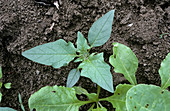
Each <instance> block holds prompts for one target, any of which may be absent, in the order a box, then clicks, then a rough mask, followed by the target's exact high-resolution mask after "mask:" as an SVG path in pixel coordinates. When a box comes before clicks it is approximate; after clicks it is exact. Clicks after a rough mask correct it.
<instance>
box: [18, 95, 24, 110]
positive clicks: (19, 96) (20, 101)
mask: <svg viewBox="0 0 170 111" xmlns="http://www.w3.org/2000/svg"><path fill="white" fill-rule="evenodd" d="M18 98H19V103H20V105H21V109H22V111H25V108H24V106H23V104H22V99H21V94H20V93H19V94H18Z"/></svg>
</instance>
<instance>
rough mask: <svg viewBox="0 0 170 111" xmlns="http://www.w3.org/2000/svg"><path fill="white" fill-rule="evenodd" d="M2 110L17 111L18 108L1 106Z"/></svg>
mask: <svg viewBox="0 0 170 111" xmlns="http://www.w3.org/2000/svg"><path fill="white" fill-rule="evenodd" d="M0 111H17V110H15V109H12V108H9V107H0Z"/></svg>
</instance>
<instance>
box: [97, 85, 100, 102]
mask: <svg viewBox="0 0 170 111" xmlns="http://www.w3.org/2000/svg"><path fill="white" fill-rule="evenodd" d="M99 94H100V86H99V85H97V98H98V99H99Z"/></svg>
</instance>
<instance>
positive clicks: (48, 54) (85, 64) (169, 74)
mask: <svg viewBox="0 0 170 111" xmlns="http://www.w3.org/2000/svg"><path fill="white" fill-rule="evenodd" d="M113 17H114V10H111V11H110V12H108V13H107V14H105V15H104V16H103V17H101V18H100V19H99V20H97V21H96V22H95V23H94V24H93V25H92V27H91V28H90V30H89V33H88V42H89V44H90V46H89V44H88V43H87V40H86V39H85V38H84V36H83V35H82V34H81V33H80V32H78V34H77V36H78V39H77V48H75V47H74V45H73V43H71V42H69V43H66V42H65V41H64V40H63V39H59V40H57V41H55V42H51V43H47V44H44V45H40V46H37V47H34V48H32V49H30V50H27V51H25V52H23V53H22V55H23V56H25V57H26V58H28V59H30V60H33V61H35V62H38V63H41V64H45V65H52V66H53V67H54V68H59V67H62V66H65V65H67V64H68V63H69V62H70V61H72V60H73V59H74V58H75V57H77V59H76V60H75V61H74V62H81V63H80V65H79V66H78V68H77V69H72V70H71V71H70V73H69V75H68V78H67V86H68V87H63V86H56V85H55V86H53V87H51V86H46V87H43V88H41V89H40V90H39V91H37V92H35V93H34V94H33V95H32V96H31V97H30V98H29V108H30V109H31V110H33V109H36V111H48V110H49V111H78V110H79V107H80V106H82V105H85V104H88V103H93V105H92V106H91V108H90V109H89V110H88V111H107V109H106V108H104V107H103V106H102V105H101V104H100V102H101V101H108V102H110V103H112V105H113V108H116V111H138V110H139V109H142V111H148V110H152V111H160V110H162V109H163V110H164V111H168V109H170V105H169V103H170V102H169V100H170V93H169V92H168V90H166V88H167V87H168V86H170V81H169V80H170V70H169V69H170V65H169V63H170V54H168V56H167V57H166V58H165V60H164V61H163V62H162V64H161V68H160V70H159V74H160V76H161V81H162V85H161V87H158V86H154V85H145V84H139V85H137V81H136V77H135V73H136V71H137V68H138V59H137V57H136V56H135V54H134V53H133V52H132V50H131V49H130V48H129V47H127V46H125V45H123V44H120V43H113V45H114V47H113V55H112V56H111V57H110V58H109V62H110V64H111V65H112V66H113V67H114V71H115V72H117V73H122V74H123V75H124V76H125V78H126V79H127V80H128V81H129V82H130V83H131V84H119V85H118V86H117V87H116V91H115V92H114V95H112V96H110V97H106V98H99V93H100V87H102V88H104V89H106V90H107V91H109V92H113V81H112V75H111V73H110V66H109V65H108V64H106V63H105V62H104V59H103V53H99V54H97V53H96V52H95V53H92V54H90V53H89V52H90V50H91V48H92V47H97V46H101V45H103V44H104V43H105V42H106V41H107V40H108V39H109V37H110V34H111V29H112V22H113ZM76 52H78V55H77V53H76ZM80 69H82V70H81V71H80ZM80 76H85V77H88V78H90V79H91V80H92V81H93V82H94V83H96V84H98V86H97V93H88V92H87V91H86V90H85V89H83V88H81V87H72V86H74V85H75V83H76V82H77V81H78V80H79V77H80ZM70 87H72V88H70ZM76 94H77V95H81V94H84V95H86V96H87V97H88V99H89V100H88V101H80V100H79V99H78V98H77V97H76ZM151 94H153V95H151Z"/></svg>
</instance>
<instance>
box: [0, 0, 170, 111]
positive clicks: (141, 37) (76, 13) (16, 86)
mask: <svg viewBox="0 0 170 111" xmlns="http://www.w3.org/2000/svg"><path fill="white" fill-rule="evenodd" d="M59 1H60V2H59V9H57V8H56V7H51V6H43V5H39V4H36V3H35V2H34V0H0V65H1V66H2V68H3V74H4V75H3V79H2V81H3V82H4V83H5V82H11V83H12V88H11V89H9V90H7V89H5V88H2V89H1V91H2V94H3V98H2V102H1V103H0V106H5V107H12V108H15V109H17V110H18V111H21V109H20V105H19V101H18V94H19V93H21V96H22V100H23V104H24V106H25V108H26V110H27V111H28V98H29V97H30V95H31V94H33V93H34V92H35V91H37V90H38V89H40V88H41V87H43V86H46V85H51V86H52V85H62V86H65V85H66V78H67V75H68V72H69V71H70V70H71V69H72V68H75V67H77V66H78V64H74V63H72V62H71V63H70V64H69V65H68V66H65V67H62V68H59V69H54V68H52V67H49V66H45V65H41V64H38V63H34V62H32V61H30V60H28V59H26V58H24V57H23V56H21V53H22V52H23V51H25V50H28V49H30V48H32V47H35V46H37V45H40V44H43V43H47V42H51V41H55V40H57V39H60V38H62V39H64V40H66V41H71V42H73V43H74V44H75V43H76V39H77V37H76V33H77V31H81V32H82V33H83V34H84V35H85V36H86V37H87V34H88V30H89V28H90V26H91V25H92V23H93V22H94V21H95V20H97V19H98V18H99V17H101V16H102V15H104V14H105V13H106V12H108V11H109V10H111V9H116V12H115V18H114V23H113V30H112V34H111V37H110V39H109V41H108V42H107V43H106V44H104V45H103V46H101V47H98V48H94V49H93V50H92V51H98V52H104V56H105V60H106V62H108V58H109V56H110V55H112V43H113V42H120V43H123V44H125V45H127V46H129V47H130V48H131V49H132V50H133V52H134V53H135V54H136V56H137V57H138V59H139V68H138V71H137V72H136V77H137V81H138V83H145V84H155V85H160V83H161V81H160V76H159V74H158V69H159V67H160V63H161V61H162V60H163V59H164V58H165V56H166V55H167V54H168V53H169V52H170V34H169V35H164V36H163V37H162V38H160V35H161V34H163V33H170V1H169V0H59ZM53 23H55V25H54V27H53V30H52V31H50V30H49V28H50V26H51V25H52V24H53ZM129 24H133V25H132V26H131V27H130V26H128V25H129ZM112 70H113V68H112ZM112 74H113V79H114V86H116V85H117V84H119V83H128V82H127V81H126V80H125V79H124V78H123V76H122V75H121V74H115V73H113V71H112ZM76 85H79V86H82V87H83V88H86V89H87V90H88V91H89V92H96V87H95V86H94V84H93V83H92V82H91V81H90V80H89V79H87V78H84V77H81V79H80V80H79V82H78V83H77V84H76ZM109 95H111V94H110V93H108V92H107V91H104V90H102V92H101V97H107V96H109ZM89 106H90V105H86V106H84V107H82V108H81V110H82V111H85V110H87V107H89ZM104 106H105V107H107V108H108V109H109V111H113V109H112V107H111V104H108V103H104Z"/></svg>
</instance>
